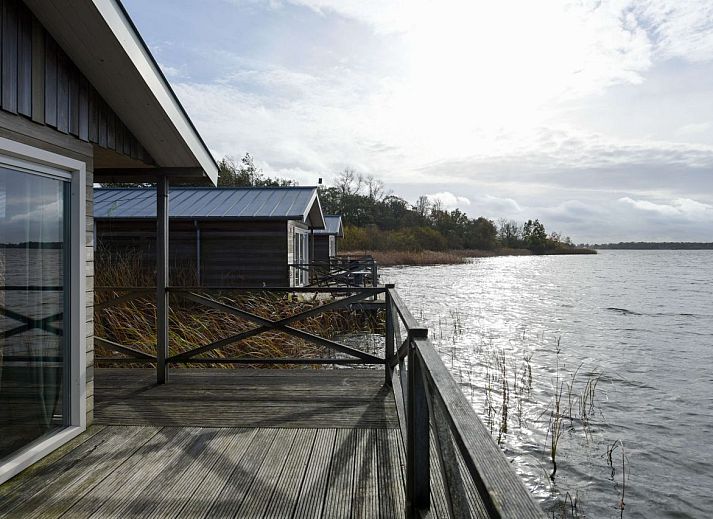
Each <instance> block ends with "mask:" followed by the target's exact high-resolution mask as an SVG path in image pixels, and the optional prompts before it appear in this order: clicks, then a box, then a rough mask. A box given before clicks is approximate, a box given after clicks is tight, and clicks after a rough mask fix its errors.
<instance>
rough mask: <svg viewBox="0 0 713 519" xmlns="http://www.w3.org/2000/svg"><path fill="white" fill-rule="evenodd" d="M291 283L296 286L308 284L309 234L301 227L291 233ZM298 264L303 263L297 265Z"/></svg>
mask: <svg viewBox="0 0 713 519" xmlns="http://www.w3.org/2000/svg"><path fill="white" fill-rule="evenodd" d="M292 250H293V261H292V263H293V264H294V265H295V266H293V267H292V273H293V274H292V284H293V285H294V286H297V287H301V286H305V285H308V284H309V266H308V264H309V234H307V231H305V230H303V229H298V228H295V233H294V235H293V243H292ZM298 265H305V266H304V267H299V266H298Z"/></svg>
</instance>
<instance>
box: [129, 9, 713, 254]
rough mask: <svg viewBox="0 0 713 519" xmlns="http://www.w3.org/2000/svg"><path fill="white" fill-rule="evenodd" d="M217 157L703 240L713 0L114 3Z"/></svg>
mask: <svg viewBox="0 0 713 519" xmlns="http://www.w3.org/2000/svg"><path fill="white" fill-rule="evenodd" d="M123 2H124V4H125V7H126V8H127V10H128V12H129V14H130V15H131V17H132V19H133V20H134V22H135V23H136V25H137V26H138V28H139V31H140V33H141V34H142V36H143V37H144V39H145V40H146V42H147V44H148V45H149V47H150V49H151V51H152V53H153V54H154V56H155V58H156V60H157V61H158V62H159V64H160V66H161V67H162V69H163V71H164V73H165V75H166V76H167V78H168V80H169V81H170V83H171V85H172V86H173V88H174V90H175V91H176V94H177V95H178V97H179V99H180V100H181V102H182V104H183V105H184V107H185V108H186V111H187V112H188V113H189V115H190V117H191V119H192V120H193V122H194V123H195V125H196V127H197V128H198V130H199V132H200V133H201V135H202V136H203V138H204V139H205V141H206V143H207V144H208V147H209V148H210V150H211V152H212V153H213V154H214V156H215V157H216V158H217V159H220V158H222V157H223V156H225V155H232V156H235V157H241V156H243V155H244V154H245V153H246V152H249V153H251V154H252V155H253V156H254V158H255V160H256V163H257V164H258V165H259V166H260V167H262V168H263V170H264V171H265V173H266V174H268V175H270V176H280V177H285V178H291V179H294V180H297V181H298V182H299V183H300V184H301V185H314V184H316V182H317V179H318V178H320V177H322V178H324V181H325V182H326V183H327V184H329V183H330V181H331V179H333V178H334V177H335V176H336V175H337V174H338V173H339V172H340V171H342V170H343V169H344V168H347V167H348V168H353V169H355V170H356V171H358V172H360V173H363V174H364V175H373V176H375V177H377V178H380V179H381V180H383V181H384V183H385V184H386V187H387V189H390V190H392V191H393V193H394V194H396V195H398V196H401V197H403V198H405V199H406V200H408V201H410V202H412V203H413V202H415V200H416V199H417V198H418V196H419V195H429V196H430V197H431V198H432V199H434V200H435V199H438V200H440V201H441V204H442V206H444V207H446V208H455V207H459V208H460V209H461V210H463V211H464V212H466V213H467V214H468V215H470V216H471V217H478V216H485V217H487V218H491V219H493V220H499V219H501V218H506V219H514V220H517V221H524V220H527V219H530V218H532V219H534V218H539V219H540V220H541V221H542V222H543V223H544V224H545V227H546V228H547V229H548V231H557V232H561V233H562V234H564V235H568V236H571V237H572V239H573V240H574V241H575V242H578V243H585V242H586V243H595V242H599V243H602V242H617V241H639V240H646V241H713V2H711V1H710V0H669V1H664V0H637V1H632V0H610V1H606V0H599V1H594V0H591V1H590V0H579V1H564V0H548V1H546V2H533V1H532V0H522V1H515V0H498V1H497V2H490V1H488V2H486V1H467V0H462V1H454V0H439V1H432V0H431V1H427V0H393V1H392V0H341V1H340V0H266V1H261V0H202V1H200V2H195V1H193V0H151V1H150V2H146V1H145V0H123Z"/></svg>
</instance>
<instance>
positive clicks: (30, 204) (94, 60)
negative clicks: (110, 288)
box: [0, 0, 218, 515]
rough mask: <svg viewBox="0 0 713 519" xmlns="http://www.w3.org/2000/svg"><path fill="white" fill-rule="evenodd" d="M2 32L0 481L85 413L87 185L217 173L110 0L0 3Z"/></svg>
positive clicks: (58, 441) (88, 377)
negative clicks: (108, 179) (0, 4)
mask: <svg viewBox="0 0 713 519" xmlns="http://www.w3.org/2000/svg"><path fill="white" fill-rule="evenodd" d="M0 27H1V28H2V31H1V33H2V36H1V38H0V39H1V43H2V51H1V52H0V86H1V89H0V91H1V93H0V308H1V309H2V313H1V315H2V317H0V327H1V332H2V335H1V337H0V483H2V482H3V481H5V480H7V479H9V478H11V477H12V476H14V475H15V474H17V473H19V472H20V471H22V470H23V469H24V468H26V467H28V466H30V465H31V464H32V463H34V462H36V461H37V460H39V459H40V458H43V457H44V456H46V455H48V454H49V453H51V452H53V451H54V450H55V449H57V448H59V447H60V446H62V445H63V444H65V443H67V442H69V441H70V440H72V439H73V438H75V437H77V436H78V435H80V434H81V433H82V432H83V431H84V430H85V429H86V428H87V426H88V425H90V424H91V423H92V421H93V419H94V411H93V410H94V337H93V335H94V326H93V315H92V305H93V299H94V295H93V291H94V250H93V245H92V244H93V232H94V225H93V218H92V214H93V202H92V185H93V183H94V182H97V181H100V180H101V179H105V178H115V179H119V180H122V179H128V178H129V174H130V177H131V179H132V180H133V181H140V182H157V184H158V185H159V191H160V192H161V193H164V192H165V186H166V185H167V184H168V182H169V181H171V180H172V179H174V178H181V179H182V180H183V181H185V180H187V179H188V180H190V181H191V182H196V183H204V184H214V183H215V181H216V179H217V174H218V169H217V166H216V164H215V161H214V160H213V158H212V156H211V154H210V152H209V151H208V148H207V147H206V146H205V144H204V143H203V141H202V140H201V138H200V136H199V135H198V133H197V132H196V130H195V128H194V127H193V125H192V124H191V121H190V120H189V118H188V116H187V115H186V113H185V111H184V110H183V108H182V107H181V104H180V103H179V101H178V99H177V98H176V96H175V95H174V93H173V91H172V90H171V88H170V86H169V85H168V83H167V81H166V78H165V77H164V76H163V74H162V73H161V71H160V69H159V67H158V65H157V64H156V62H155V61H154V60H153V58H152V57H151V54H150V52H149V50H148V48H147V47H146V45H145V44H144V42H143V41H142V39H141V37H140V36H139V35H138V33H137V32H136V28H135V27H134V25H133V24H132V23H131V20H130V19H129V18H128V16H127V14H126V12H125V11H124V9H123V8H122V6H121V5H120V3H119V2H116V1H112V0H26V1H24V2H23V1H21V0H4V1H3V2H2V6H1V9H0ZM4 510H5V506H3V505H2V504H0V515H3V514H2V512H3V511H4Z"/></svg>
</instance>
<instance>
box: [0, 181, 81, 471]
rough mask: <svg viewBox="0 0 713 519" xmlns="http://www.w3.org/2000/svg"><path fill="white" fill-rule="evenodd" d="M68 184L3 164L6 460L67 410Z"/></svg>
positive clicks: (0, 265) (1, 346) (0, 257)
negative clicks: (65, 288)
mask: <svg viewBox="0 0 713 519" xmlns="http://www.w3.org/2000/svg"><path fill="white" fill-rule="evenodd" d="M68 187H69V186H68V184H67V183H66V182H63V181H61V180H57V179H53V178H48V177H42V176H39V175H33V174H30V173H25V172H21V171H15V170H12V169H6V168H3V167H0V460H1V459H2V458H5V457H7V456H8V455H10V454H12V453H13V452H14V451H16V450H17V449H19V448H21V447H23V446H25V445H27V444H28V443H30V442H32V441H34V440H36V439H38V438H40V437H41V436H43V435H45V434H47V433H49V432H51V431H53V430H54V429H56V428H58V427H62V426H63V425H64V424H65V416H67V414H68V408H67V406H68V402H66V398H65V397H64V395H63V391H64V389H65V387H66V384H65V383H64V381H65V380H66V379H67V368H66V366H68V364H65V359H66V358H67V340H66V337H67V336H68V334H67V333H65V331H66V329H65V317H66V316H65V305H66V303H65V295H66V294H65V290H64V286H65V283H66V282H67V281H68V280H67V275H66V267H67V266H68V265H67V260H66V250H65V243H66V242H65V240H66V239H67V238H68V236H66V234H67V230H66V224H67V222H68V217H67V209H68V207H67V205H68V204H67V202H66V201H67V200H69V198H68Z"/></svg>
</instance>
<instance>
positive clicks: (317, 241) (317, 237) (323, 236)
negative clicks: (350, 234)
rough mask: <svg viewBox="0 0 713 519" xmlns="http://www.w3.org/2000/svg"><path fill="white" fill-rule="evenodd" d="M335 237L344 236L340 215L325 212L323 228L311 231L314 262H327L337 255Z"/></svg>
mask: <svg viewBox="0 0 713 519" xmlns="http://www.w3.org/2000/svg"><path fill="white" fill-rule="evenodd" d="M337 238H344V228H343V227H342V217H341V215H333V214H325V215H324V229H318V230H315V231H314V232H313V233H312V239H313V243H314V245H313V249H314V256H313V257H314V262H315V263H325V264H328V263H329V260H330V259H331V258H334V257H335V256H336V255H337Z"/></svg>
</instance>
